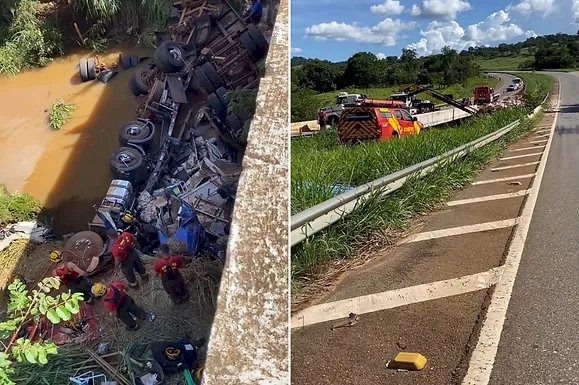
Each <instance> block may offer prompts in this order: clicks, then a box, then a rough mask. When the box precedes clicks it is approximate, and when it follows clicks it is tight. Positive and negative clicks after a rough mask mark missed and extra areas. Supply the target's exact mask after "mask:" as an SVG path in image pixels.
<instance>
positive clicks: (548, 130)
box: [534, 128, 551, 134]
mask: <svg viewBox="0 0 579 385" xmlns="http://www.w3.org/2000/svg"><path fill="white" fill-rule="evenodd" d="M550 131H551V129H550V128H547V129H546V130H537V131H534V132H535V133H537V134H538V133H539V132H550Z"/></svg>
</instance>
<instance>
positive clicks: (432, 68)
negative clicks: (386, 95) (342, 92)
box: [291, 47, 481, 121]
mask: <svg viewBox="0 0 579 385" xmlns="http://www.w3.org/2000/svg"><path fill="white" fill-rule="evenodd" d="M480 73H481V69H480V66H479V65H478V64H477V63H476V60H475V59H474V58H472V57H468V56H465V55H460V54H459V53H458V52H457V51H455V50H453V49H450V48H449V47H445V48H444V49H443V50H442V52H441V53H440V54H438V55H432V56H427V57H423V58H419V57H418V56H417V54H416V51H414V50H411V49H403V50H402V55H401V56H400V57H397V56H389V57H386V58H383V59H379V58H378V57H376V55H374V54H372V53H370V52H358V53H356V54H354V55H353V56H352V57H350V58H349V59H348V60H347V61H345V62H339V63H332V62H330V61H327V60H319V59H305V58H302V57H294V58H293V59H292V79H291V86H292V121H300V120H309V119H312V117H313V116H315V113H316V112H317V109H318V108H319V107H320V106H318V105H317V103H316V100H315V98H314V97H313V96H314V95H315V94H316V93H324V92H331V91H335V90H339V89H345V88H373V87H391V86H397V85H405V84H432V85H434V86H440V87H444V86H450V85H453V84H464V83H465V82H466V81H467V80H468V79H470V78H472V77H475V76H479V75H480Z"/></svg>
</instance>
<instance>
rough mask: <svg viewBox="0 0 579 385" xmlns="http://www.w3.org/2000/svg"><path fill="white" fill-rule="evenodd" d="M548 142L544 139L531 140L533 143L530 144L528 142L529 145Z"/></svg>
mask: <svg viewBox="0 0 579 385" xmlns="http://www.w3.org/2000/svg"><path fill="white" fill-rule="evenodd" d="M548 141H549V140H548V139H545V140H533V141H531V142H529V143H546V142H548Z"/></svg>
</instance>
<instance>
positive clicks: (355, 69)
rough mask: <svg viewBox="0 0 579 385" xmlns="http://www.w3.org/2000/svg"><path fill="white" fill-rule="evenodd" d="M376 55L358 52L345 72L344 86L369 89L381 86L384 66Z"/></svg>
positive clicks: (349, 61)
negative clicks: (381, 70) (381, 71)
mask: <svg viewBox="0 0 579 385" xmlns="http://www.w3.org/2000/svg"><path fill="white" fill-rule="evenodd" d="M379 62H380V60H378V58H377V57H376V55H374V54H372V53H369V52H358V53H357V54H355V55H354V56H352V57H351V58H350V59H348V64H347V66H346V71H345V72H344V77H343V79H342V86H343V87H347V86H357V87H362V88H369V87H372V86H376V85H379V84H380V78H381V74H380V69H381V68H382V65H381V64H380V63H379Z"/></svg>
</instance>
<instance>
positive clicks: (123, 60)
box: [119, 53, 131, 70]
mask: <svg viewBox="0 0 579 385" xmlns="http://www.w3.org/2000/svg"><path fill="white" fill-rule="evenodd" d="M119 64H120V65H121V68H122V69H124V70H128V69H129V68H131V59H130V58H129V57H128V56H124V55H123V54H122V53H120V54H119Z"/></svg>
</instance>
